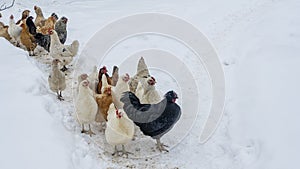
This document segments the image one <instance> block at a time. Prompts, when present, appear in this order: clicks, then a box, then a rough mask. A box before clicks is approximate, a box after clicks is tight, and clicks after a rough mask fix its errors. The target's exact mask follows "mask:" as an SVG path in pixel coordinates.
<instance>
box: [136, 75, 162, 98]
mask: <svg viewBox="0 0 300 169" xmlns="http://www.w3.org/2000/svg"><path fill="white" fill-rule="evenodd" d="M155 83H156V81H155V78H154V77H149V78H147V80H146V83H144V84H143V87H144V94H143V96H142V99H141V103H142V104H156V103H159V102H160V101H161V96H160V94H159V92H158V91H157V90H156V89H155Z"/></svg>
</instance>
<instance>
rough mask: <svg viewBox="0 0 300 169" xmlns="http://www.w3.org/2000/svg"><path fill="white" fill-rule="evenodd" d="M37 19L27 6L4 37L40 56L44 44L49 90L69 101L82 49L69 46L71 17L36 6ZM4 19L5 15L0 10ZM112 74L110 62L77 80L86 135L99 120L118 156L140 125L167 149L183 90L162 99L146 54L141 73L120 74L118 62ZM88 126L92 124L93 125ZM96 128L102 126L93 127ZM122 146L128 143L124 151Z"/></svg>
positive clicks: (1, 29) (1, 27)
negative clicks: (70, 75) (70, 77)
mask: <svg viewBox="0 0 300 169" xmlns="http://www.w3.org/2000/svg"><path fill="white" fill-rule="evenodd" d="M33 9H34V11H35V14H36V17H35V19H34V17H32V16H31V15H30V10H24V11H23V12H22V16H21V18H20V19H19V20H18V21H17V22H16V21H15V19H14V18H15V17H14V15H11V16H9V25H5V24H4V23H2V22H0V37H3V38H5V39H6V40H8V41H9V42H10V43H11V44H13V45H14V46H16V47H18V48H22V49H24V50H25V51H27V52H28V54H29V56H34V55H37V53H36V48H37V47H40V48H42V49H43V50H44V51H45V52H47V53H48V54H49V55H50V56H51V57H52V65H51V67H52V68H51V71H50V73H49V76H48V84H49V89H50V90H51V91H52V92H54V93H56V95H57V99H58V100H60V101H63V100H64V98H63V95H62V92H63V91H64V90H65V89H66V88H67V87H68V86H67V84H66V77H65V76H66V75H65V73H64V72H65V71H66V70H68V65H69V64H70V63H71V62H72V61H73V58H74V57H75V56H76V55H77V53H78V48H79V42H78V41H77V40H75V41H73V42H72V43H71V44H69V45H65V44H64V43H65V42H66V39H67V23H68V18H67V17H65V16H62V17H61V18H60V19H59V18H58V16H57V14H56V13H52V14H51V15H50V16H49V17H48V18H45V17H44V14H43V12H42V9H41V8H40V7H38V6H34V7H33ZM0 17H2V15H1V14H0ZM112 70H113V71H112V74H111V76H110V75H109V71H108V69H107V67H106V66H101V68H100V69H99V71H98V67H97V66H94V69H93V71H92V72H91V73H90V74H89V75H88V74H87V73H83V74H81V75H79V77H78V78H77V79H78V80H77V84H78V86H77V95H76V98H75V111H76V115H77V118H78V121H79V123H80V124H81V126H82V130H81V133H85V134H88V135H89V136H91V137H92V136H93V135H95V133H94V132H93V131H92V127H91V126H92V125H93V124H95V123H96V124H97V123H98V124H100V127H98V128H97V129H98V130H99V131H100V132H104V133H105V139H106V141H107V143H109V144H110V145H112V146H114V148H115V151H114V153H113V154H112V155H119V156H121V155H126V156H128V154H131V153H130V152H127V151H126V150H125V145H126V144H127V143H129V142H130V141H131V140H133V139H134V137H136V136H135V128H136V127H135V126H137V127H139V129H140V131H141V132H142V133H143V134H144V135H146V136H150V137H151V138H153V139H155V140H156V142H157V144H156V146H157V149H158V150H160V151H161V152H162V151H167V152H168V150H167V149H166V147H167V146H166V145H164V144H163V143H161V140H160V139H161V137H162V136H163V135H164V134H166V133H167V132H168V131H170V130H171V129H172V128H173V127H174V125H175V124H176V122H177V121H178V120H179V118H180V116H181V108H180V106H179V105H177V104H176V99H178V96H177V94H176V93H175V92H174V91H172V90H170V91H168V92H166V94H165V95H164V96H163V97H161V96H160V94H159V92H158V91H157V90H156V88H155V85H156V79H155V78H154V77H153V76H151V75H150V72H149V69H148V67H147V65H146V63H145V60H144V58H143V57H141V58H140V59H139V61H138V65H137V72H136V74H135V75H134V76H132V77H130V75H129V74H128V73H125V74H124V75H120V76H119V68H118V66H114V67H113V69H112ZM87 127H88V128H87ZM93 128H96V126H95V127H93ZM118 146H122V149H121V150H119V149H118Z"/></svg>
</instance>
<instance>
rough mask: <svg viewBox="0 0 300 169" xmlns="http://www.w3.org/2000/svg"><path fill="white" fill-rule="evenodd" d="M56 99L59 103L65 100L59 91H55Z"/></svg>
mask: <svg viewBox="0 0 300 169" xmlns="http://www.w3.org/2000/svg"><path fill="white" fill-rule="evenodd" d="M57 99H58V100H60V101H63V100H65V99H64V98H63V97H62V95H61V91H57Z"/></svg>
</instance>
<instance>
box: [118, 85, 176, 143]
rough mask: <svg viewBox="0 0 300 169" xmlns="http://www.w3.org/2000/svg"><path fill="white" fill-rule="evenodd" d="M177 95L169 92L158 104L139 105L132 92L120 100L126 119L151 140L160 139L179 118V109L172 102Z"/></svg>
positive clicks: (125, 94)
mask: <svg viewBox="0 0 300 169" xmlns="http://www.w3.org/2000/svg"><path fill="white" fill-rule="evenodd" d="M176 98H177V94H176V93H175V92H173V91H169V92H168V93H167V94H166V95H165V98H164V99H163V100H162V101H161V102H159V103H158V104H141V103H140V100H139V99H138V98H137V97H136V96H135V94H134V93H132V92H125V93H124V94H123V96H122V98H121V99H120V100H121V101H122V102H123V103H124V107H123V109H124V110H125V112H126V113H127V115H128V117H129V118H130V119H131V120H132V121H134V123H135V124H136V125H137V126H139V127H140V129H141V131H142V132H143V133H144V134H145V135H148V136H151V137H153V138H160V137H161V136H163V135H164V134H165V133H167V132H168V131H169V130H171V129H172V128H173V126H174V125H175V123H176V122H177V121H178V120H179V118H180V116H181V108H180V107H179V106H178V105H177V104H176V103H175V102H174V101H175V99H176Z"/></svg>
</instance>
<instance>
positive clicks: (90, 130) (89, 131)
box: [86, 124, 95, 137]
mask: <svg viewBox="0 0 300 169" xmlns="http://www.w3.org/2000/svg"><path fill="white" fill-rule="evenodd" d="M86 133H87V134H89V135H90V137H92V135H95V133H94V132H93V131H92V129H91V125H90V124H89V130H88V131H87V132H86Z"/></svg>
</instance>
